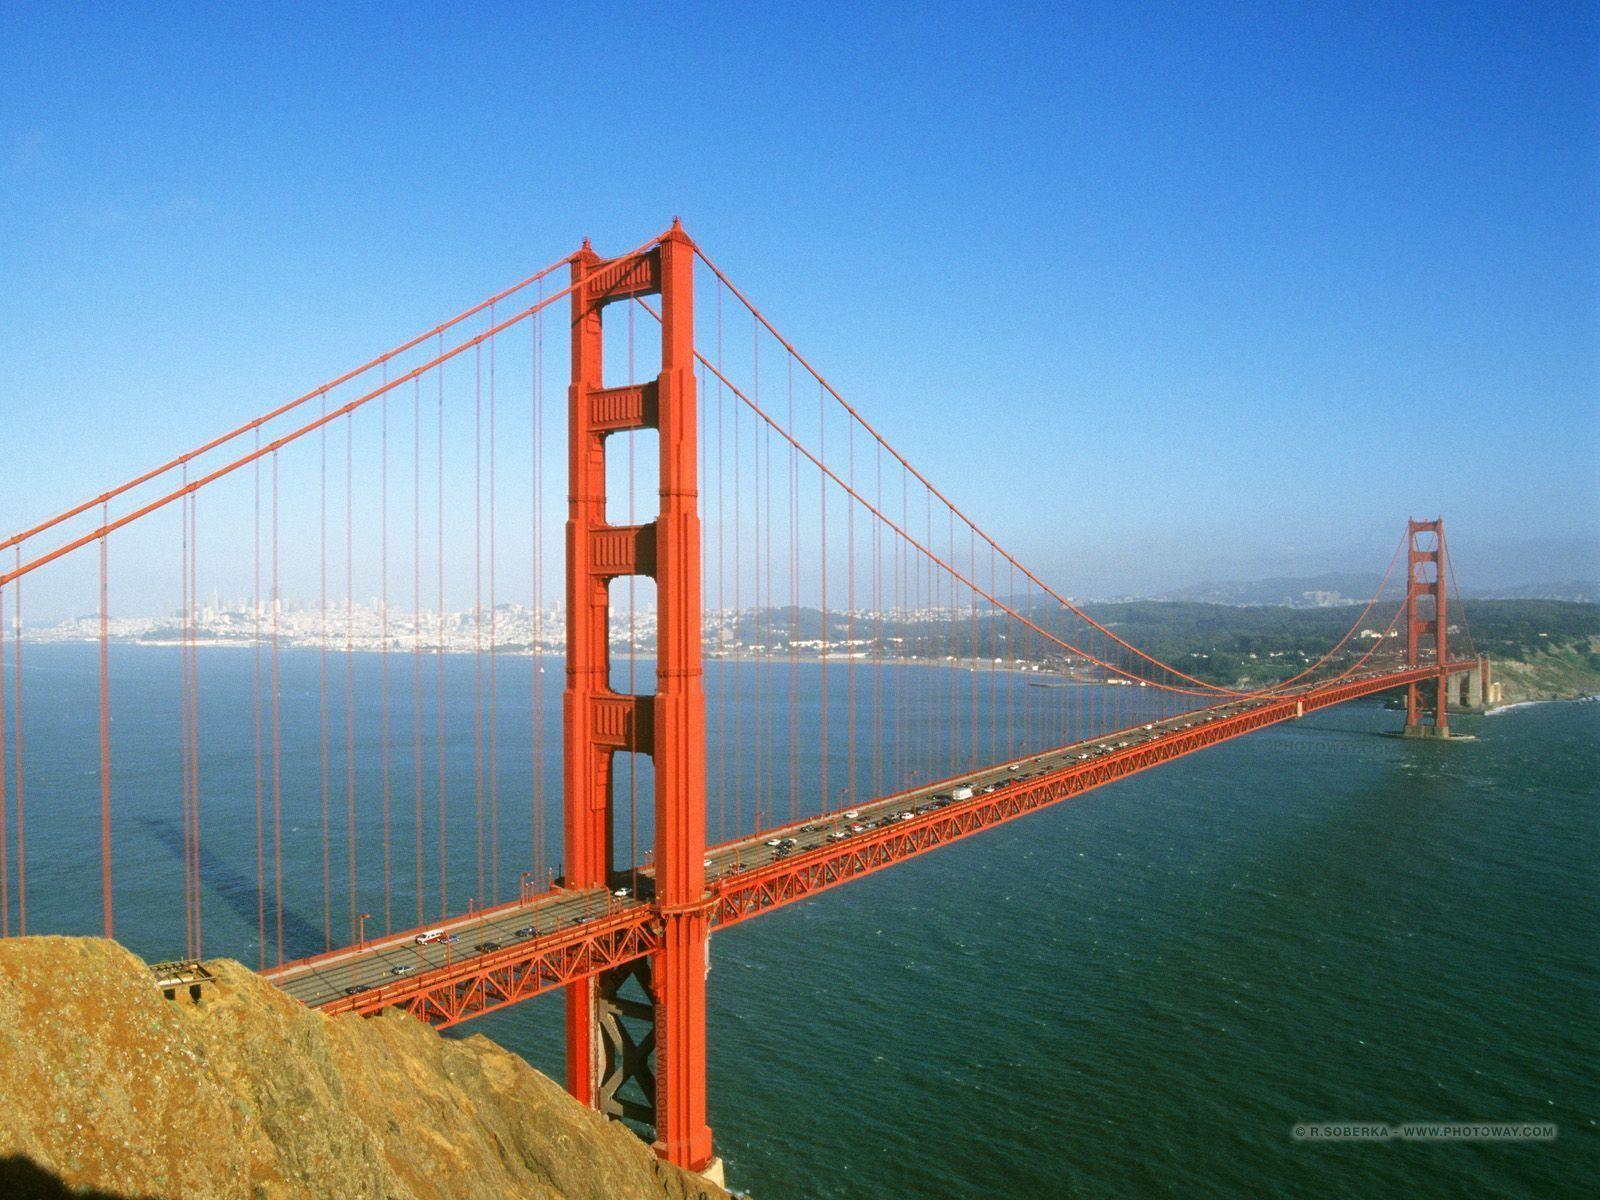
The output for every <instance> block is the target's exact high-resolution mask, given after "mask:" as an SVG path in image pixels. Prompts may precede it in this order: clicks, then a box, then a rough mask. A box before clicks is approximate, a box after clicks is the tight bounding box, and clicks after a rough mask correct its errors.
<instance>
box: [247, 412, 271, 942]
mask: <svg viewBox="0 0 1600 1200" xmlns="http://www.w3.org/2000/svg"><path fill="white" fill-rule="evenodd" d="M255 448H256V449H257V450H259V449H261V430H260V429H257V430H256V436H255ZM252 469H253V473H254V476H255V478H254V491H255V506H254V515H255V520H254V534H253V537H252V539H251V555H250V559H251V578H252V581H253V585H252V588H251V601H250V634H251V636H250V657H251V664H250V714H251V725H252V726H253V728H254V730H255V739H256V944H257V946H258V948H259V949H258V951H257V955H256V965H257V968H258V969H259V970H263V971H264V970H266V968H267V860H266V837H265V833H266V829H265V821H264V819H263V813H264V800H265V796H266V792H265V770H264V768H263V766H262V761H263V758H262V751H263V747H262V737H261V460H260V459H257V460H256V461H255V463H254V464H253V468H252Z"/></svg>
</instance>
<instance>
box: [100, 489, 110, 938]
mask: <svg viewBox="0 0 1600 1200" xmlns="http://www.w3.org/2000/svg"><path fill="white" fill-rule="evenodd" d="M106 516H107V511H106V506H105V505H101V508H100V523H101V524H102V525H104V524H105V523H106ZM107 541H108V537H107V536H105V535H102V536H101V538H100V891H101V902H102V906H103V908H104V910H105V911H104V914H103V916H104V925H105V935H106V937H111V936H112V927H111V664H110V655H109V651H108V647H107V642H108V634H109V630H108V628H107V613H106V608H107V595H106V565H107V564H106V542H107Z"/></svg>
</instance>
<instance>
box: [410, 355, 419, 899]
mask: <svg viewBox="0 0 1600 1200" xmlns="http://www.w3.org/2000/svg"><path fill="white" fill-rule="evenodd" d="M411 789H412V807H413V808H414V810H415V811H414V814H413V816H412V831H413V833H414V834H415V836H416V843H417V845H416V859H417V860H416V863H415V865H414V867H413V869H414V870H415V872H416V879H415V881H414V888H415V891H416V893H417V924H418V925H421V924H422V380H421V378H420V377H419V378H417V379H413V380H412V381H411Z"/></svg>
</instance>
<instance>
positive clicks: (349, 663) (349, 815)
mask: <svg viewBox="0 0 1600 1200" xmlns="http://www.w3.org/2000/svg"><path fill="white" fill-rule="evenodd" d="M355 440H356V427H355V414H354V413H350V414H347V415H346V416H345V419H344V819H345V878H346V885H347V890H348V892H349V904H350V914H349V920H350V924H349V942H350V944H352V945H353V944H354V943H355V941H356V938H357V936H358V934H359V926H358V925H357V923H356V658H355V631H356V607H355V606H356V595H355V592H356V572H355V523H356V509H355Z"/></svg>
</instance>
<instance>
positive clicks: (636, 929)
mask: <svg viewBox="0 0 1600 1200" xmlns="http://www.w3.org/2000/svg"><path fill="white" fill-rule="evenodd" d="M1474 665H1475V664H1471V663H1462V664H1459V669H1461V670H1466V669H1469V668H1470V667H1473V666H1474ZM1451 666H1452V669H1453V670H1454V669H1456V668H1457V666H1458V664H1454V663H1452V664H1451ZM1436 674H1437V670H1436V669H1435V668H1431V667H1428V668H1414V669H1408V670H1402V671H1398V672H1395V671H1374V672H1368V673H1365V674H1357V675H1352V676H1350V677H1349V678H1347V679H1345V680H1342V681H1340V682H1339V683H1338V684H1336V685H1332V686H1328V685H1322V686H1315V685H1314V686H1311V687H1307V688H1304V689H1299V690H1291V691H1288V692H1285V693H1279V694H1277V695H1274V696H1270V697H1257V698H1251V699H1244V700H1237V701H1231V702H1228V703H1224V704H1220V705H1216V706H1212V707H1208V708H1204V709H1196V710H1193V711H1190V712H1187V713H1183V714H1179V715H1178V716H1174V717H1169V718H1166V719H1164V720H1160V721H1152V722H1150V723H1148V724H1141V725H1136V726H1132V727H1130V728H1127V729H1124V730H1121V731H1118V732H1116V733H1110V734H1106V735H1102V736H1100V737H1095V738H1089V739H1087V740H1084V741H1080V742H1076V743H1074V744H1072V745H1068V746H1063V747H1059V748H1057V749H1055V750H1050V751H1045V752H1042V753H1039V754H1033V755H1028V756H1025V757H1023V758H1020V759H1016V760H1014V761H1011V762H1006V763H1001V764H998V765H996V766H993V767H987V768H984V769H981V770H977V771H969V772H966V773H963V774H961V775H958V776H954V777H952V778H950V779H946V780H941V781H938V782H934V783H929V784H925V785H921V786H918V787H915V788H912V789H909V790H907V791H904V792H900V793H897V794H895V795H893V796H888V797H883V798H880V799H877V800H873V801H868V802H863V803H861V804H858V805H856V806H855V807H853V808H850V809H847V810H843V811H838V812H831V813H827V814H824V815H821V816H815V817H811V818H809V819H807V820H804V821H801V822H797V823H795V824H793V825H789V826H784V827H779V828H775V829H769V830H764V831H762V832H760V833H757V834H753V835H751V836H748V837H744V838H741V839H738V840H735V841H731V842H727V843H724V844H722V845H719V846H715V847H712V848H711V849H709V850H708V851H707V855H706V880H707V887H708V891H709V892H710V895H711V901H710V904H711V912H712V920H713V923H714V925H715V926H716V927H726V926H727V925H730V924H733V923H734V922H736V921H740V920H743V919H745V918H747V917H749V916H754V915H756V914H757V913H759V912H763V911H767V910H769V909H771V908H773V907H777V906H779V905H781V904H785V903H789V902H792V901H794V900H797V899H800V898H802V897H803V896H805V895H810V894H813V893H815V892H816V891H819V890H822V889H824V888H827V887H831V886H834V885H836V884H838V883H842V882H845V881H846V880H848V879H851V878H856V877H859V876H860V875H862V874H866V873H869V872H871V871H874V870H877V869H880V868H881V867H884V866H888V865H892V864H893V863H894V862H897V861H901V860H903V859H904V858H906V857H909V856H910V855H912V854H915V853H921V852H922V851H924V850H928V849H932V848H934V846H937V845H942V844H944V843H946V842H948V841H950V840H954V839H955V838H959V837H963V836H967V835H968V834H970V833H975V832H978V831H980V830H981V829H985V828H990V827H992V826H993V825H995V824H998V823H1000V822H1001V821H1004V820H1009V819H1011V818H1013V817H1016V816H1021V815H1023V814H1024V813H1026V812H1031V811H1034V810H1036V809H1037V808H1040V807H1044V806H1045V805H1047V804H1053V803H1055V802H1057V801H1058V800H1062V799H1066V798H1068V796H1070V795H1076V794H1081V793H1082V792H1083V791H1087V790H1089V789H1090V788H1093V787H1097V786H1099V785H1100V784H1102V783H1106V782H1111V781H1113V780H1115V779H1119V778H1124V777H1126V776H1127V775H1129V774H1132V773H1134V772H1135V771H1138V770H1142V769H1144V768H1145V767H1148V766H1153V765H1157V764H1158V763H1160V762H1165V761H1169V760H1170V759H1172V758H1176V757H1180V756H1182V755H1184V754H1187V753H1191V752H1192V751H1193V750H1196V749H1200V748H1203V747H1204V746H1209V745H1214V744H1216V743H1217V742H1220V741H1225V740H1228V739H1230V738H1232V737H1236V736H1238V735H1240V734H1243V733H1247V732H1250V731H1252V730H1254V729H1258V728H1263V727H1265V726H1266V725H1271V724H1276V723H1278V722H1280V721H1283V720H1290V719H1293V718H1295V717H1297V716H1300V715H1302V714H1303V713H1304V712H1307V711H1312V710H1313V709H1315V708H1322V707H1327V706H1329V705H1332V704H1338V703H1343V702H1344V701H1346V700H1350V699H1356V698H1359V697H1361V696H1366V695H1372V694H1375V693H1378V692H1381V691H1386V690H1389V689H1391V688H1394V687H1397V686H1400V685H1403V684H1406V683H1410V682H1414V681H1422V680H1425V679H1428V678H1432V677H1434V676H1435V675H1436ZM958 788H959V789H970V790H971V796H970V797H966V796H965V795H964V794H963V796H962V798H960V799H958V798H957V794H956V793H957V789H958ZM773 843H777V844H773ZM613 882H614V885H615V889H617V890H616V891H607V890H605V889H598V888H595V889H587V890H583V891H577V890H569V889H564V888H556V889H554V890H552V891H548V892H543V893H540V894H539V895H536V896H532V897H530V898H528V899H526V900H518V901H513V902H511V903H509V904H504V905H500V906H499V907H497V908H493V909H487V910H483V911H480V912H477V913H472V914H468V915H464V916H458V917H453V918H450V919H449V920H443V921H439V922H437V923H435V924H432V925H428V926H424V927H422V929H417V930H408V931H405V932H403V933H397V934H394V935H391V936H385V937H381V938H374V939H370V940H368V941H367V942H366V943H365V944H364V945H362V946H351V947H345V948H342V949H338V950H334V951H332V952H331V953H328V954H323V955H318V956H315V957H312V958H309V959H302V960H299V961H297V962H292V963H286V964H284V965H283V966H282V967H279V968H276V969H272V970H269V971H267V972H266V976H267V978H269V979H271V980H272V981H273V982H274V983H276V984H277V985H278V986H279V987H281V988H282V989H283V990H285V991H286V992H288V993H289V994H290V995H291V996H294V997H295V998H296V999H298V1000H301V1001H302V1002H304V1003H305V1004H308V1005H312V1006H315V1007H320V1008H323V1009H326V1010H328V1011H332V1012H340V1011H359V1012H372V1011H376V1010H377V1009H380V1008H385V1007H390V1006H400V1007H404V1008H407V1009H408V1010H410V1011H412V1012H413V1013H415V1014H416V1015H418V1016H420V1017H422V1018H423V1019H425V1020H429V1021H430V1022H431V1023H433V1024H435V1025H439V1026H445V1025H450V1024H454V1023H455V1022H456V1021H459V1020H464V1019H466V1018H467V1017H470V1016H475V1015H478V1014H479V1013H482V1012H487V1011H490V1010H491V1009H494V1008H500V1007H504V1006H505V1005H507V1004H511V1003H515V1002H516V1001H518V1000H522V999H526V998H528V997H529V996H532V995H535V994H537V993H538V992H542V991H547V990H549V989H550V988H553V987H559V986H561V985H563V984H565V983H569V982H571V981H572V980H573V979H576V978H581V977H583V976H585V975H589V974H593V973H594V972H596V971H599V970H604V969H606V968H607V967H610V966H616V965H620V964H621V963H623V962H626V961H629V960H630V959H633V958H637V957H639V956H641V955H643V954H648V953H650V952H651V951H652V950H653V949H655V947H656V944H657V935H658V933H659V922H658V920H657V919H656V917H655V913H654V908H653V905H652V904H651V903H650V898H651V890H652V886H653V884H652V880H651V878H650V872H649V871H648V870H644V871H641V872H640V873H639V875H638V892H639V895H637V896H636V895H634V894H632V891H631V889H630V888H629V887H628V885H629V884H630V883H631V882H632V879H631V878H629V877H619V878H618V879H616V880H614V881H613ZM624 889H626V890H624ZM619 892H620V894H619ZM431 929H445V930H447V931H448V932H449V933H450V934H451V935H452V940H451V941H449V942H446V943H431V944H418V943H417V941H416V940H415V939H416V935H417V934H418V933H419V932H422V931H423V930H431Z"/></svg>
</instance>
